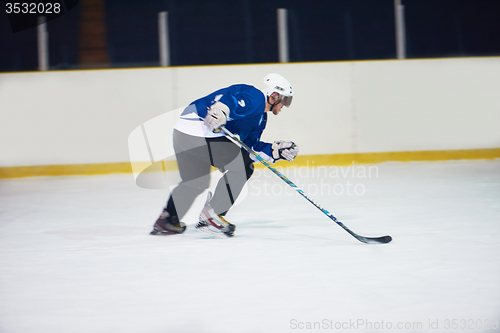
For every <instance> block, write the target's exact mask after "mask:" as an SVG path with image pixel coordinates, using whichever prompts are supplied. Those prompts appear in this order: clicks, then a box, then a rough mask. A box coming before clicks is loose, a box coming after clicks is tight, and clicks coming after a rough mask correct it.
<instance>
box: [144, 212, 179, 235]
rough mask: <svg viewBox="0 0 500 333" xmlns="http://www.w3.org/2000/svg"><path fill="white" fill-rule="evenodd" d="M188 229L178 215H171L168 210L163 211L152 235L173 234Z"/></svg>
mask: <svg viewBox="0 0 500 333" xmlns="http://www.w3.org/2000/svg"><path fill="white" fill-rule="evenodd" d="M185 230H186V224H185V223H184V222H180V221H179V218H178V217H177V216H170V214H169V213H168V212H166V211H163V213H161V215H160V217H159V218H158V220H157V221H156V222H155V224H154V226H153V231H151V233H150V235H173V234H182V233H183V232H184V231H185Z"/></svg>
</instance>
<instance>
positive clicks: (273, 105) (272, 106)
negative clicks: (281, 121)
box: [267, 96, 281, 112]
mask: <svg viewBox="0 0 500 333" xmlns="http://www.w3.org/2000/svg"><path fill="white" fill-rule="evenodd" d="M269 98H271V96H267V103H268V104H269V105H271V109H269V111H271V112H272V111H273V109H274V107H275V106H276V105H278V104H279V103H280V102H281V101H277V102H276V103H274V104H271V102H269Z"/></svg>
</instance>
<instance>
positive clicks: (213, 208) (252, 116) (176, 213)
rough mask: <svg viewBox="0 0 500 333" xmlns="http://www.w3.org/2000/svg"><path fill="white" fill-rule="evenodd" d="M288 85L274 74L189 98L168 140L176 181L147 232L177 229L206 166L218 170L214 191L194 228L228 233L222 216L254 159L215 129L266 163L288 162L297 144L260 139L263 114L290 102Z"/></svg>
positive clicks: (204, 184)
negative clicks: (254, 83)
mask: <svg viewBox="0 0 500 333" xmlns="http://www.w3.org/2000/svg"><path fill="white" fill-rule="evenodd" d="M292 97H293V90H292V86H291V85H290V83H289V82H288V80H286V79H285V78H284V77H282V76H281V75H279V74H274V73H272V74H269V75H267V76H266V77H265V78H264V83H263V88H262V89H257V88H256V87H254V86H250V85H246V84H236V85H232V86H229V87H227V88H222V89H220V90H217V91H215V92H213V93H211V94H209V95H207V96H205V97H202V98H200V99H198V100H196V101H194V102H192V103H191V104H190V105H189V106H188V107H186V109H184V111H183V113H182V114H181V116H180V118H179V120H178V122H177V123H176V125H175V127H174V133H173V144H174V150H175V155H176V158H177V164H178V167H179V172H180V175H181V179H182V180H181V182H180V183H179V184H178V186H177V187H176V188H175V189H174V190H173V191H172V194H171V195H170V198H169V199H168V201H167V204H166V207H165V208H164V209H163V212H162V213H161V215H160V217H159V218H158V220H157V221H156V222H155V224H154V227H153V228H154V229H153V231H152V232H151V234H152V235H157V234H173V233H174V234H175V233H182V232H184V230H185V229H186V225H185V223H183V222H180V219H182V217H183V216H184V215H185V214H186V212H187V211H188V209H189V208H190V207H191V205H192V203H193V202H194V200H195V199H196V197H197V196H198V195H200V194H201V193H202V192H203V191H205V190H206V189H207V188H208V187H209V182H210V171H211V166H214V167H215V168H218V169H219V171H220V172H221V173H222V177H221V178H220V179H219V181H218V183H217V186H216V188H215V191H214V194H213V196H212V193H210V192H209V193H208V198H207V201H206V203H205V206H204V208H203V210H202V211H201V213H200V216H199V222H198V224H197V225H196V229H197V230H199V231H203V232H207V233H213V234H217V235H221V236H223V235H225V236H228V237H230V236H233V234H234V231H235V228H236V227H235V225H234V224H231V223H229V222H228V221H227V220H226V219H225V218H224V216H225V215H226V213H227V212H228V210H229V209H230V208H231V207H232V205H233V204H234V202H235V201H236V199H237V198H238V195H239V194H240V192H241V190H242V189H243V186H244V185H245V183H246V182H247V180H248V179H249V178H250V177H251V176H252V174H253V169H254V168H253V162H254V160H253V159H252V158H254V157H253V156H252V158H251V157H250V155H249V154H248V152H246V151H245V150H244V149H243V148H240V147H239V146H237V145H236V144H235V143H233V142H231V141H230V140H229V139H228V138H226V136H225V135H224V133H223V132H222V131H221V130H220V127H221V126H223V125H224V126H225V127H226V128H227V129H228V130H229V131H231V132H232V133H234V134H237V135H238V136H239V137H240V139H241V140H242V141H243V142H244V143H245V144H246V145H248V146H249V147H251V148H252V149H253V150H254V151H255V152H257V153H258V154H259V155H260V156H261V157H262V158H264V159H265V160H267V161H268V162H270V163H274V162H275V161H279V160H287V161H292V160H293V159H294V158H295V157H296V156H297V154H298V152H299V149H298V146H297V145H296V144H295V143H294V142H292V141H285V140H279V141H275V142H274V143H266V142H262V141H260V137H261V135H262V131H263V130H264V129H265V127H266V122H267V112H269V111H270V112H272V113H273V114H274V115H278V114H279V113H280V112H281V109H282V107H284V106H285V107H287V108H288V107H290V104H291V103H292Z"/></svg>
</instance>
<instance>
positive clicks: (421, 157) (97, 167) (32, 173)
mask: <svg viewBox="0 0 500 333" xmlns="http://www.w3.org/2000/svg"><path fill="white" fill-rule="evenodd" d="M496 158H500V148H491V149H466V150H431V151H406V152H379V153H350V154H327V155H302V156H300V155H299V156H297V158H296V159H295V160H294V161H293V162H291V163H289V162H284V161H280V162H277V163H276V164H275V166H276V167H282V168H287V167H315V166H347V165H352V164H377V163H383V162H417V161H449V160H475V159H496ZM160 162H162V161H158V162H157V163H154V164H151V163H150V162H140V163H134V164H131V163H130V162H119V163H92V164H65V165H34V166H15V167H0V179H2V178H3V179H5V178H21V177H37V176H73V175H105V174H113V173H136V174H138V173H141V172H158V171H162V170H163V171H173V170H176V169H177V165H176V163H175V161H166V162H167V163H161V164H160ZM145 165H146V167H145ZM254 165H255V167H257V168H263V167H264V166H263V165H261V164H260V163H255V164H254ZM138 166H139V167H138ZM138 168H139V169H138ZM139 170H140V172H139Z"/></svg>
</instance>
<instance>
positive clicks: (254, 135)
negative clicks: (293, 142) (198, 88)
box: [175, 84, 274, 162]
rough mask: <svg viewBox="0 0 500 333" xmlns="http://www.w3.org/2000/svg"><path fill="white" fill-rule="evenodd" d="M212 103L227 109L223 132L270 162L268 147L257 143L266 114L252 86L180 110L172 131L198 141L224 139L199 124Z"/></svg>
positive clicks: (261, 98) (216, 94) (241, 86)
mask: <svg viewBox="0 0 500 333" xmlns="http://www.w3.org/2000/svg"><path fill="white" fill-rule="evenodd" d="M215 102H221V103H224V104H225V105H227V106H228V107H229V110H230V114H229V119H228V121H227V124H226V128H227V129H228V130H229V131H231V132H232V133H234V134H238V136H239V137H240V139H241V141H243V142H244V143H245V144H246V145H248V146H249V147H251V148H252V149H253V150H254V151H256V152H257V153H259V155H261V157H262V158H264V159H266V160H267V161H269V162H274V160H273V158H272V148H271V146H272V144H271V143H267V142H262V141H260V138H261V135H262V132H263V131H264V129H265V128H266V123H267V113H266V112H264V109H265V107H266V98H265V96H264V94H263V93H262V91H260V90H259V89H257V88H255V87H254V86H250V85H246V84H235V85H232V86H230V87H227V88H222V89H219V90H217V91H215V92H213V93H211V94H209V95H207V96H205V97H202V98H200V99H197V100H196V101H194V102H192V103H191V104H190V105H189V106H188V107H187V108H186V109H184V111H183V113H182V114H181V116H180V118H179V121H178V122H177V124H176V125H175V128H176V129H177V130H179V131H181V132H183V133H186V134H189V135H194V136H200V137H207V138H213V137H220V136H224V134H223V133H222V132H220V133H213V132H212V131H210V129H209V128H208V127H207V126H206V125H205V124H204V123H203V120H204V119H205V117H206V115H207V111H208V109H209V108H210V106H211V105H212V104H214V103H215ZM250 156H252V155H250ZM252 157H253V156H252Z"/></svg>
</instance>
